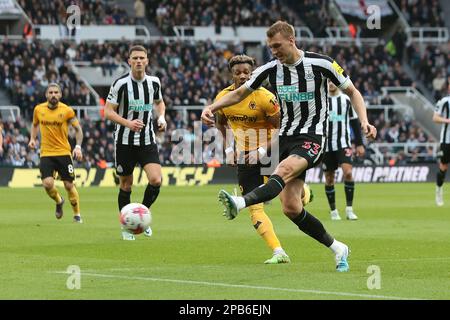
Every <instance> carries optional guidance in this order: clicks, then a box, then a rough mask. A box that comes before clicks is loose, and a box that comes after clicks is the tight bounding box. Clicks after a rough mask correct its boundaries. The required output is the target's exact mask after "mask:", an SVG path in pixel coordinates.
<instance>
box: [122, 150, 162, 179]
mask: <svg viewBox="0 0 450 320" xmlns="http://www.w3.org/2000/svg"><path fill="white" fill-rule="evenodd" d="M138 163H139V165H140V166H141V168H143V167H144V166H145V165H146V164H148V163H157V164H161V163H160V161H159V152H158V147H157V145H156V144H149V145H146V146H129V145H123V144H116V173H117V175H119V176H130V175H132V174H133V170H134V167H136V164H138Z"/></svg>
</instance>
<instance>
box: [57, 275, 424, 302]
mask: <svg viewBox="0 0 450 320" xmlns="http://www.w3.org/2000/svg"><path fill="white" fill-rule="evenodd" d="M53 273H57V274H67V275H70V274H69V273H67V272H65V271H56V272H53ZM80 275H81V276H88V277H97V278H113V279H124V280H140V281H155V282H171V283H183V284H195V285H203V286H216V287H226V288H243V289H255V290H272V291H285V292H300V293H312V294H318V295H334V296H344V297H358V298H370V299H388V300H423V298H405V297H396V296H384V295H373V294H364V293H352V292H336V291H322V290H308V289H291V288H277V287H265V286H251V285H243V284H230V283H221V282H207V281H193V280H177V279H165V278H148V277H130V276H120V275H113V274H100V273H86V272H81V274H80Z"/></svg>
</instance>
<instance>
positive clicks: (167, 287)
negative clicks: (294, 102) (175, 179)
mask: <svg viewBox="0 0 450 320" xmlns="http://www.w3.org/2000/svg"><path fill="white" fill-rule="evenodd" d="M311 186H312V189H313V191H314V194H315V199H314V201H313V202H312V203H311V204H310V205H308V207H307V209H308V210H309V211H310V212H312V213H313V214H314V215H315V216H317V217H318V218H319V219H320V220H321V221H322V222H323V223H324V225H325V227H326V228H327V230H328V231H329V232H330V233H331V234H332V235H333V236H335V237H336V238H337V239H339V240H341V241H343V242H345V243H347V244H348V245H349V247H350V249H351V255H350V257H349V264H350V272H348V273H337V272H335V270H334V259H333V255H332V253H331V251H330V250H329V249H327V248H325V247H323V246H322V245H320V244H318V243H317V242H315V241H314V240H312V239H311V238H309V237H308V236H306V235H305V234H303V233H302V232H300V231H299V230H298V229H297V227H296V226H295V225H294V224H293V223H291V222H290V221H289V220H288V219H287V218H286V217H284V215H283V214H282V213H281V211H280V203H279V200H278V199H275V200H274V201H273V202H272V204H271V205H269V206H266V211H267V213H268V214H269V216H270V217H271V219H272V221H273V224H274V227H275V230H276V232H277V235H278V237H279V239H280V241H281V243H282V245H283V247H284V249H285V250H286V251H287V253H288V254H289V256H290V257H291V260H292V263H291V264H283V265H264V264H263V261H264V260H265V259H267V258H269V257H270V256H271V252H270V250H269V249H268V248H267V247H266V245H265V243H264V242H263V241H262V240H261V239H260V238H259V236H258V235H257V234H256V232H255V231H254V229H253V226H252V225H251V222H250V218H249V215H248V211H242V212H241V213H240V215H239V216H238V217H237V218H236V219H235V220H233V221H228V220H226V219H225V218H224V217H223V216H222V215H221V210H222V209H221V207H220V206H219V204H218V202H217V192H218V190H220V189H221V188H222V187H224V188H226V189H227V190H230V191H231V190H233V188H234V186H233V185H227V186H218V185H212V186H211V185H210V186H202V187H198V186H193V187H172V186H171V187H163V188H162V191H161V193H160V196H159V198H158V200H157V202H156V203H155V205H154V206H153V208H152V213H153V223H152V228H153V236H152V237H151V238H146V237H144V236H143V235H139V236H137V239H136V241H122V240H121V236H120V230H119V222H118V215H117V204H116V203H117V189H116V188H98V187H97V188H96V187H92V188H79V189H78V190H79V193H80V198H81V212H82V215H83V219H84V224H81V225H79V224H74V223H73V222H72V211H71V208H70V205H69V203H68V202H66V205H65V208H64V209H65V212H64V217H63V218H62V219H61V220H59V221H57V220H56V219H55V217H54V213H53V212H54V204H53V203H52V201H51V200H50V199H49V198H48V197H47V195H46V194H45V192H44V190H43V189H41V188H33V189H9V188H0V202H1V206H0V216H1V220H0V238H1V240H0V242H1V245H0V257H1V258H0V267H1V272H2V276H1V277H0V299H133V300H135V299H164V300H175V299H176V300H179V299H188V300H190V299H195V300H204V299H233V300H235V299H252V300H253V299H255V300H257V299H280V300H287V299H296V300H297V299H450V242H449V239H450V192H447V194H446V195H445V201H446V204H445V206H444V207H441V208H438V207H436V205H435V203H434V190H435V189H434V188H435V186H434V185H433V184H431V183H429V184H406V183H402V184H357V186H356V194H355V203H354V209H355V212H356V214H357V215H358V216H359V218H360V220H358V221H346V220H342V221H330V219H329V211H328V204H327V201H326V197H325V193H324V186H323V185H322V184H320V185H317V184H313V185H311ZM61 191H62V194H63V195H64V196H65V197H66V198H67V195H66V194H65V190H61ZM143 192H144V189H143V188H135V189H134V190H133V194H132V202H139V201H141V200H142V196H143ZM336 200H337V206H338V209H339V210H340V213H341V216H342V217H344V216H345V211H344V208H345V195H344V190H343V185H342V184H339V185H337V186H336ZM68 270H69V272H71V273H67V272H68ZM78 270H79V271H80V272H79V273H78Z"/></svg>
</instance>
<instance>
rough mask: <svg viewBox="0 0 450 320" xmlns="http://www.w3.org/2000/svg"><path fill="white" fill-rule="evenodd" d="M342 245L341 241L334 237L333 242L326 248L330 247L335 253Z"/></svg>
mask: <svg viewBox="0 0 450 320" xmlns="http://www.w3.org/2000/svg"><path fill="white" fill-rule="evenodd" d="M342 246H344V244H343V243H342V242H339V241H337V240H336V239H334V241H333V243H332V244H331V246H329V247H328V248H330V249H331V251H333V252H334V253H335V254H337V253H338V252H340V251H341V250H342Z"/></svg>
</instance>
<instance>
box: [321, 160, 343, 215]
mask: <svg viewBox="0 0 450 320" xmlns="http://www.w3.org/2000/svg"><path fill="white" fill-rule="evenodd" d="M322 168H323V171H324V175H325V194H326V196H327V200H328V205H329V206H330V217H331V220H341V216H340V215H339V211H338V210H337V209H336V191H335V188H334V180H335V179H334V177H335V173H336V169H337V168H338V163H337V158H336V152H335V151H331V152H326V153H325V154H324V156H323V163H322Z"/></svg>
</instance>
